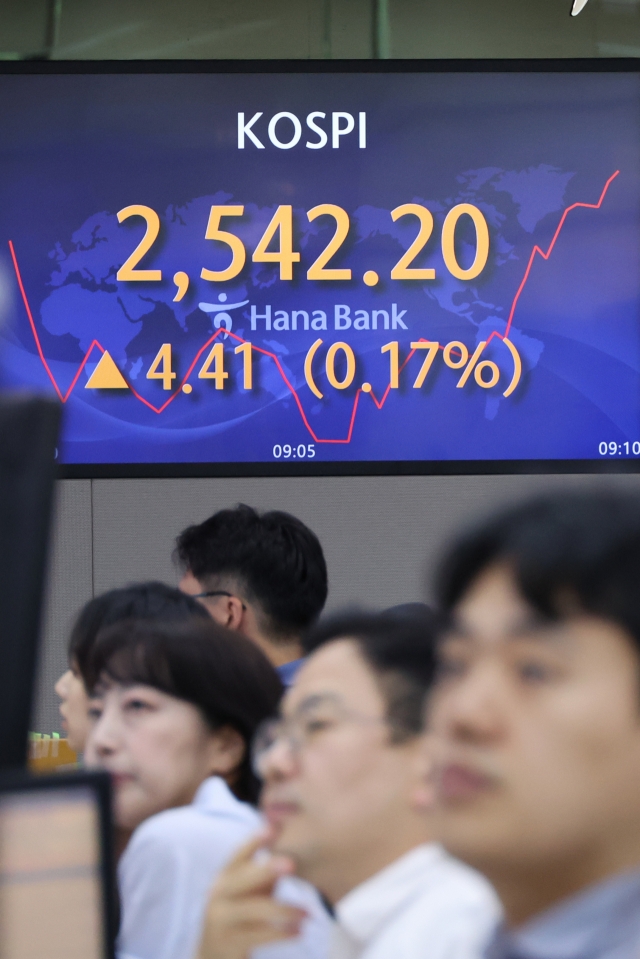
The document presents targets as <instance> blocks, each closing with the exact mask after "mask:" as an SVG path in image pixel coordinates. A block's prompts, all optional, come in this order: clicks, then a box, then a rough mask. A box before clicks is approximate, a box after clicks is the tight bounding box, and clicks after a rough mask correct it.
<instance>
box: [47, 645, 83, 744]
mask: <svg viewBox="0 0 640 959" xmlns="http://www.w3.org/2000/svg"><path fill="white" fill-rule="evenodd" d="M54 688H55V691H56V693H57V694H58V696H59V697H60V699H61V700H62V702H61V703H60V707H59V708H60V715H61V716H62V728H63V729H64V730H65V731H66V733H67V739H68V740H69V745H70V746H71V748H72V749H74V750H75V751H76V752H77V753H82V752H84V748H85V745H86V742H87V737H88V735H89V731H90V729H91V720H90V718H89V698H88V696H87V691H86V689H85V688H84V683H83V682H82V678H81V676H80V673H79V672H78V669H77V666H76V664H75V663H73V662H72V663H71V665H70V666H69V669H67V671H66V672H64V673H63V674H62V676H61V677H60V679H59V680H58V682H57V683H56V685H55V687H54Z"/></svg>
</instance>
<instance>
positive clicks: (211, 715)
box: [87, 616, 283, 803]
mask: <svg viewBox="0 0 640 959" xmlns="http://www.w3.org/2000/svg"><path fill="white" fill-rule="evenodd" d="M105 679H111V680H113V681H114V682H117V683H122V684H123V685H125V686H127V685H133V684H135V683H141V684H143V685H145V686H153V687H154V688H155V689H160V690H161V691H162V692H164V693H168V694H169V695H170V696H176V697H177V698H178V699H182V700H184V701H185V702H188V703H191V704H192V705H193V706H195V707H196V708H197V709H198V710H199V711H200V713H201V714H202V716H203V718H204V720H205V722H206V723H207V724H208V725H209V727H210V728H211V729H214V730H215V729H220V728H221V727H223V726H230V727H231V728H232V729H235V730H236V731H237V732H238V733H240V735H241V736H242V739H243V740H244V746H245V750H244V757H243V759H242V762H241V764H240V766H239V769H238V770H237V779H236V781H235V782H234V783H233V784H232V785H231V788H232V789H233V791H234V793H235V794H236V796H237V797H238V799H242V800H245V801H247V802H252V803H256V802H257V799H258V791H259V788H260V784H259V781H258V779H257V778H256V776H255V775H254V774H253V772H252V770H251V756H250V752H251V751H250V746H251V740H252V738H253V735H254V733H255V731H256V729H257V727H258V726H259V725H260V723H261V722H263V721H264V720H265V719H270V718H271V717H273V716H275V715H276V713H277V710H278V704H279V702H280V698H281V696H282V691H283V687H282V683H281V682H280V678H279V677H278V674H277V673H276V671H275V669H274V668H273V666H272V665H271V663H270V662H269V660H268V659H267V657H266V656H265V655H264V653H263V652H262V651H261V650H260V649H259V648H258V647H257V646H256V644H255V643H252V642H251V640H250V639H247V638H246V637H244V636H242V635H240V634H238V633H232V632H230V631H229V630H227V629H225V628H224V627H223V626H220V625H218V623H214V621H213V620H212V619H211V618H210V617H208V616H207V617H206V619H205V620H202V619H195V618H194V617H191V618H190V619H189V620H187V621H184V622H175V621H174V622H167V621H163V622H161V621H159V620H141V619H138V620H122V621H120V622H118V623H116V624H114V625H113V626H109V627H108V628H107V629H104V630H102V631H101V632H100V633H99V634H98V637H97V640H96V642H95V643H94V645H93V648H92V650H91V654H90V656H89V660H88V663H87V687H88V689H90V690H93V689H94V688H95V686H96V684H97V683H98V681H100V680H105Z"/></svg>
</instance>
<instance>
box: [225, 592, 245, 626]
mask: <svg viewBox="0 0 640 959" xmlns="http://www.w3.org/2000/svg"><path fill="white" fill-rule="evenodd" d="M225 599H226V604H225V606H226V611H227V622H226V623H225V626H226V627H227V629H240V627H241V626H242V620H243V617H244V604H243V602H242V600H241V599H239V598H238V597H237V596H226V597H225Z"/></svg>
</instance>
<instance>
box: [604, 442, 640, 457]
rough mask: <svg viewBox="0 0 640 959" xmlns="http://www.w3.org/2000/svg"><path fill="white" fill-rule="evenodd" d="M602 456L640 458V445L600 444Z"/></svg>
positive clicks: (637, 443)
mask: <svg viewBox="0 0 640 959" xmlns="http://www.w3.org/2000/svg"><path fill="white" fill-rule="evenodd" d="M598 452H599V453H600V456H640V443H639V442H638V441H637V440H636V442H635V443H629V442H627V443H613V442H611V443H604V442H602V443H600V445H599V446H598Z"/></svg>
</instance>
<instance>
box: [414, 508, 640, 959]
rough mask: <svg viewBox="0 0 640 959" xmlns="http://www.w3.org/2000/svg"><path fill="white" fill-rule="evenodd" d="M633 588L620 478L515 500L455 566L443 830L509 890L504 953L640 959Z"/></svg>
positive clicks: (638, 641)
mask: <svg viewBox="0 0 640 959" xmlns="http://www.w3.org/2000/svg"><path fill="white" fill-rule="evenodd" d="M639 584H640V497H638V496H637V495H628V494H622V493H614V492H604V493H603V492H600V493H598V492H590V493H573V494H554V495H549V496H547V497H544V498H541V499H537V500H534V501H531V502H528V503H525V504H524V505H522V506H518V507H516V508H513V509H511V510H508V511H506V512H504V513H502V514H500V515H498V516H497V517H495V518H493V519H491V520H489V521H488V522H487V523H486V524H484V525H483V526H482V527H481V528H480V529H478V530H477V531H475V532H472V533H471V534H469V535H468V536H466V537H465V538H463V539H462V541H461V542H460V543H459V544H458V545H457V546H456V547H455V549H454V550H453V551H452V553H451V555H450V556H449V557H448V559H447V560H446V561H445V563H444V564H443V567H442V571H441V575H440V585H439V594H440V600H441V603H442V606H443V608H444V609H446V610H449V612H450V614H451V617H452V624H451V627H450V629H449V631H448V634H447V635H446V636H445V638H444V640H443V643H442V651H441V660H442V662H441V679H440V681H439V684H438V686H437V688H436V690H435V691H434V693H433V695H432V697H431V700H430V704H431V707H430V718H431V724H432V729H433V732H434V736H435V746H436V748H437V750H438V762H437V786H438V791H439V794H440V800H441V811H440V813H439V816H438V829H439V834H440V836H441V838H442V841H443V842H444V844H445V845H446V846H447V848H448V849H449V850H450V851H451V852H452V853H453V854H454V855H457V856H459V857H460V858H461V859H464V860H465V861H466V862H468V863H470V864H471V865H473V866H475V867H476V868H477V869H479V870H481V871H482V872H483V873H484V874H485V875H486V876H488V878H489V879H490V880H491V882H492V883H493V884H494V886H495V888H496V889H497V890H498V893H499V895H500V897H501V899H502V902H503V905H504V909H505V914H506V923H505V927H504V928H503V929H502V930H501V931H500V932H499V934H498V935H497V937H496V939H495V941H494V942H493V944H492V946H491V948H490V951H489V955H491V956H493V957H494V959H507V957H509V959H512V957H527V959H551V957H553V959H559V957H562V959H583V957H589V959H605V957H607V959H609V957H610V959H613V957H614V956H615V959H627V957H629V959H631V957H632V956H633V957H634V959H637V957H638V956H640V585H639ZM425 955H428V944H425Z"/></svg>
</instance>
